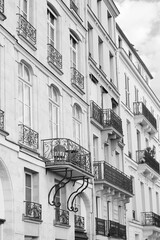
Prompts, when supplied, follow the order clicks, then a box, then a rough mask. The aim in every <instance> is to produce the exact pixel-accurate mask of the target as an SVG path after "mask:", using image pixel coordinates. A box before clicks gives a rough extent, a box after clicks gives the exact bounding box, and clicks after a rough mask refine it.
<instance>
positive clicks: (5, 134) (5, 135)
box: [0, 129, 9, 137]
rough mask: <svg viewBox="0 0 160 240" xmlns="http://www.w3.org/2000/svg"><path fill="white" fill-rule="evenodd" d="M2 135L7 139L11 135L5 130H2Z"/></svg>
mask: <svg viewBox="0 0 160 240" xmlns="http://www.w3.org/2000/svg"><path fill="white" fill-rule="evenodd" d="M0 135H2V136H4V137H7V136H8V135H9V133H8V132H6V131H5V130H3V129H0Z"/></svg>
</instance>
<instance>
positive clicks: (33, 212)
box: [24, 201, 42, 221]
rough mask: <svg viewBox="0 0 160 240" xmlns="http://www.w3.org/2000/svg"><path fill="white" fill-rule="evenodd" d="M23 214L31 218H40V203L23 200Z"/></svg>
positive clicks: (39, 219) (38, 219)
mask: <svg viewBox="0 0 160 240" xmlns="http://www.w3.org/2000/svg"><path fill="white" fill-rule="evenodd" d="M24 205H25V214H24V217H26V218H30V219H33V220H37V221H41V220H42V205H41V204H39V203H35V202H29V201H24Z"/></svg>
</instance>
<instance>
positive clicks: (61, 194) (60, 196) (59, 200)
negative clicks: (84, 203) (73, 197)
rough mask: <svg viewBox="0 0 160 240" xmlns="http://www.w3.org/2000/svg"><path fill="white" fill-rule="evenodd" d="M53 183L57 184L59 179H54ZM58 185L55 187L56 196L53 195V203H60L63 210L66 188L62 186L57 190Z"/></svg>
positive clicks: (64, 207)
mask: <svg viewBox="0 0 160 240" xmlns="http://www.w3.org/2000/svg"><path fill="white" fill-rule="evenodd" d="M55 183H56V184H58V183H59V181H58V180H57V179H56V180H55ZM62 184H63V183H62ZM58 188H59V186H58V185H56V187H55V192H57V193H56V197H55V203H56V204H58V203H61V206H60V208H62V209H63V210H65V209H66V188H65V187H63V188H61V189H60V190H58Z"/></svg>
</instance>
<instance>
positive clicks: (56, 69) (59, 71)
mask: <svg viewBox="0 0 160 240" xmlns="http://www.w3.org/2000/svg"><path fill="white" fill-rule="evenodd" d="M48 64H49V66H51V67H52V68H53V69H54V70H55V71H56V72H57V73H58V74H59V75H63V72H62V70H61V69H59V68H58V67H57V66H56V65H54V64H53V63H52V62H51V61H49V60H48Z"/></svg>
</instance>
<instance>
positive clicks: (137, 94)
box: [134, 86, 139, 102]
mask: <svg viewBox="0 0 160 240" xmlns="http://www.w3.org/2000/svg"><path fill="white" fill-rule="evenodd" d="M134 92H135V102H138V101H139V90H138V88H137V87H136V86H135V87H134Z"/></svg>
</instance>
